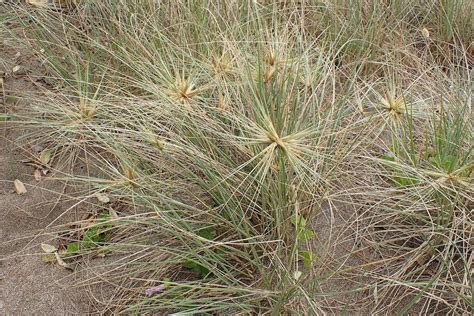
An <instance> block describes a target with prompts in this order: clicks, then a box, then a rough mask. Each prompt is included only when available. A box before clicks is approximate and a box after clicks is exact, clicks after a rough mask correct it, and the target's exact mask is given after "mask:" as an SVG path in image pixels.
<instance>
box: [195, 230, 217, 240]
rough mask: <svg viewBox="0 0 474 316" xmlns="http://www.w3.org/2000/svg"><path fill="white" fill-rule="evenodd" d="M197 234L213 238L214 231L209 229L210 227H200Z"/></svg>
mask: <svg viewBox="0 0 474 316" xmlns="http://www.w3.org/2000/svg"><path fill="white" fill-rule="evenodd" d="M197 235H198V236H200V237H202V238H206V239H207V240H213V239H214V233H213V232H212V231H211V229H210V228H205V229H201V230H200V231H198V233H197Z"/></svg>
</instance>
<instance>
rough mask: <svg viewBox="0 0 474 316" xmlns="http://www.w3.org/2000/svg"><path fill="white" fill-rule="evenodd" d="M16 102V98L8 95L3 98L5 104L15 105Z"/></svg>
mask: <svg viewBox="0 0 474 316" xmlns="http://www.w3.org/2000/svg"><path fill="white" fill-rule="evenodd" d="M17 102H18V97H15V96H13V95H9V96H7V97H6V98H5V104H11V105H15V104H16V103H17Z"/></svg>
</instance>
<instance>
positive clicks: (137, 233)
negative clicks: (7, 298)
mask: <svg viewBox="0 0 474 316" xmlns="http://www.w3.org/2000/svg"><path fill="white" fill-rule="evenodd" d="M438 2H439V1H431V2H430V1H428V2H426V1H416V3H415V4H413V5H407V3H408V2H406V1H386V3H385V1H383V2H379V1H360V0H351V1H349V2H347V1H337V0H334V1H329V2H324V3H317V4H310V3H306V2H302V3H296V2H293V1H279V2H274V1H268V2H266V1H263V2H262V1H251V2H248V1H234V2H232V3H230V2H229V3H227V2H220V1H195V2H194V1H191V2H185V1H179V2H178V3H174V2H166V1H163V2H157V1H146V0H143V1H121V2H120V3H118V2H117V1H101V2H97V1H86V0H84V1H78V3H77V4H76V5H75V6H74V8H70V9H68V10H58V9H57V8H36V9H32V8H30V7H28V6H25V5H18V6H15V7H14V9H15V11H14V12H15V15H14V18H13V20H14V21H15V23H16V26H17V27H18V28H19V29H21V30H22V34H26V35H25V36H26V38H25V37H20V36H19V37H18V40H19V41H21V42H22V43H26V44H28V45H29V47H30V48H31V52H32V56H34V58H36V59H38V60H39V61H41V62H42V63H43V65H44V69H41V70H40V73H39V74H33V76H34V75H38V76H42V77H43V78H44V80H45V82H47V84H48V89H46V90H47V91H46V92H45V93H44V94H42V95H28V94H26V96H25V97H27V98H29V99H30V100H31V102H32V104H34V106H33V107H31V108H30V109H28V110H27V111H25V112H24V113H18V114H15V118H18V121H20V122H21V123H22V126H23V127H27V128H28V130H29V132H28V133H27V134H26V135H25V136H24V139H26V140H27V141H31V142H38V140H40V142H41V143H43V144H45V145H46V147H45V148H48V149H49V150H51V152H54V153H55V154H54V161H55V162H57V164H56V168H55V170H54V172H55V174H56V176H57V177H58V178H60V179H63V180H66V181H68V182H69V183H74V184H75V185H76V186H77V188H78V190H77V197H76V198H77V201H78V204H83V205H88V206H89V207H91V208H92V209H93V210H94V214H95V215H94V216H92V217H91V218H93V219H94V224H92V225H91V223H90V222H87V220H85V221H84V223H83V227H86V228H85V229H78V230H79V232H80V233H79V234H76V235H75V236H76V238H75V239H73V240H70V241H69V245H72V246H68V247H67V248H66V252H65V254H64V257H65V260H70V261H74V262H80V263H82V270H80V271H81V273H84V275H85V277H84V278H83V280H82V282H81V285H84V286H90V285H97V284H98V283H102V284H107V286H108V287H110V288H111V292H110V293H109V294H108V296H106V295H105V294H103V295H97V294H96V293H95V292H94V291H93V290H92V291H91V296H92V297H93V299H94V300H95V301H98V302H99V303H101V304H102V305H103V306H102V311H111V312H123V313H153V314H168V313H178V314H196V313H201V314H272V315H279V314H324V313H328V312H331V313H343V312H345V311H348V310H356V311H358V312H360V313H368V312H369V313H374V314H382V313H392V312H401V313H405V312H409V311H413V310H415V311H416V310H418V311H421V312H424V313H435V312H440V313H444V312H451V313H463V312H465V311H468V310H469V308H470V306H471V305H472V304H471V303H472V285H471V284H472V282H471V279H470V278H471V275H470V265H471V264H472V262H471V261H472V258H471V257H472V255H471V252H470V247H471V242H470V240H471V239H472V224H471V222H472V215H473V214H472V196H473V192H472V187H473V186H472V175H473V174H472V168H473V163H472V161H473V160H472V132H473V129H472V120H470V119H469V118H470V117H471V116H472V112H471V111H472V110H471V104H470V102H471V100H472V79H471V76H472V72H470V68H469V67H471V66H470V64H469V58H470V56H469V55H468V54H469V51H468V50H467V49H466V48H467V47H468V45H466V37H464V36H465V35H464V34H465V33H463V32H464V31H462V32H461V30H462V28H461V27H462V26H464V25H465V23H466V20H465V15H464V14H463V13H462V11H461V4H460V3H459V2H456V1H442V6H441V7H440V8H439V9H438V7H437V6H436V5H437V4H438ZM410 3H411V2H410ZM440 10H441V11H442V12H443V14H441V13H440V12H441V11H440ZM433 16H435V17H437V18H438V17H441V16H442V17H443V18H444V19H445V20H444V22H443V23H444V24H442V25H441V26H440V30H439V32H429V33H428V34H429V36H426V32H424V34H425V35H423V33H421V31H420V30H423V28H427V29H428V28H432V25H434V24H435V22H434V21H437V18H434V17H433ZM431 23H433V24H431ZM443 25H444V26H443ZM13 32H15V30H13ZM435 36H439V38H437V37H435ZM446 43H448V44H446ZM446 45H447V46H446ZM446 47H449V54H444V53H445V52H446V51H445V49H446ZM78 161H84V162H86V164H87V165H88V168H89V169H88V170H91V171H90V173H88V174H87V175H84V174H81V173H80V172H79V173H78V172H77V171H76V170H75V169H74V166H75V165H76V163H77V162H78ZM99 194H100V195H105V196H106V197H107V199H106V200H107V201H108V200H110V201H111V202H110V203H105V202H100V201H99V202H97V201H96V200H95V199H94V197H97V196H98V195H99ZM102 200H103V199H102ZM101 203H102V204H101ZM97 214H106V215H104V216H97ZM89 221H90V219H89ZM98 257H100V258H103V257H105V258H104V259H103V260H101V259H99V258H98ZM147 293H152V294H150V295H148V294H147Z"/></svg>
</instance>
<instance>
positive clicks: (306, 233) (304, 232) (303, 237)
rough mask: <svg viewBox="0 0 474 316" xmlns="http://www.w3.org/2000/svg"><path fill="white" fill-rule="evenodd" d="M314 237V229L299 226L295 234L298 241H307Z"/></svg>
mask: <svg viewBox="0 0 474 316" xmlns="http://www.w3.org/2000/svg"><path fill="white" fill-rule="evenodd" d="M313 237H314V231H313V230H312V229H308V228H301V229H300V230H299V231H298V233H297V235H296V239H297V240H299V241H308V240H310V239H312V238H313Z"/></svg>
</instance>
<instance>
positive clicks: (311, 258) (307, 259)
mask: <svg viewBox="0 0 474 316" xmlns="http://www.w3.org/2000/svg"><path fill="white" fill-rule="evenodd" d="M300 257H301V258H303V265H304V267H305V268H307V269H309V268H310V267H311V265H312V264H313V263H314V262H315V261H316V255H315V254H313V253H312V252H311V251H301V252H300Z"/></svg>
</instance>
